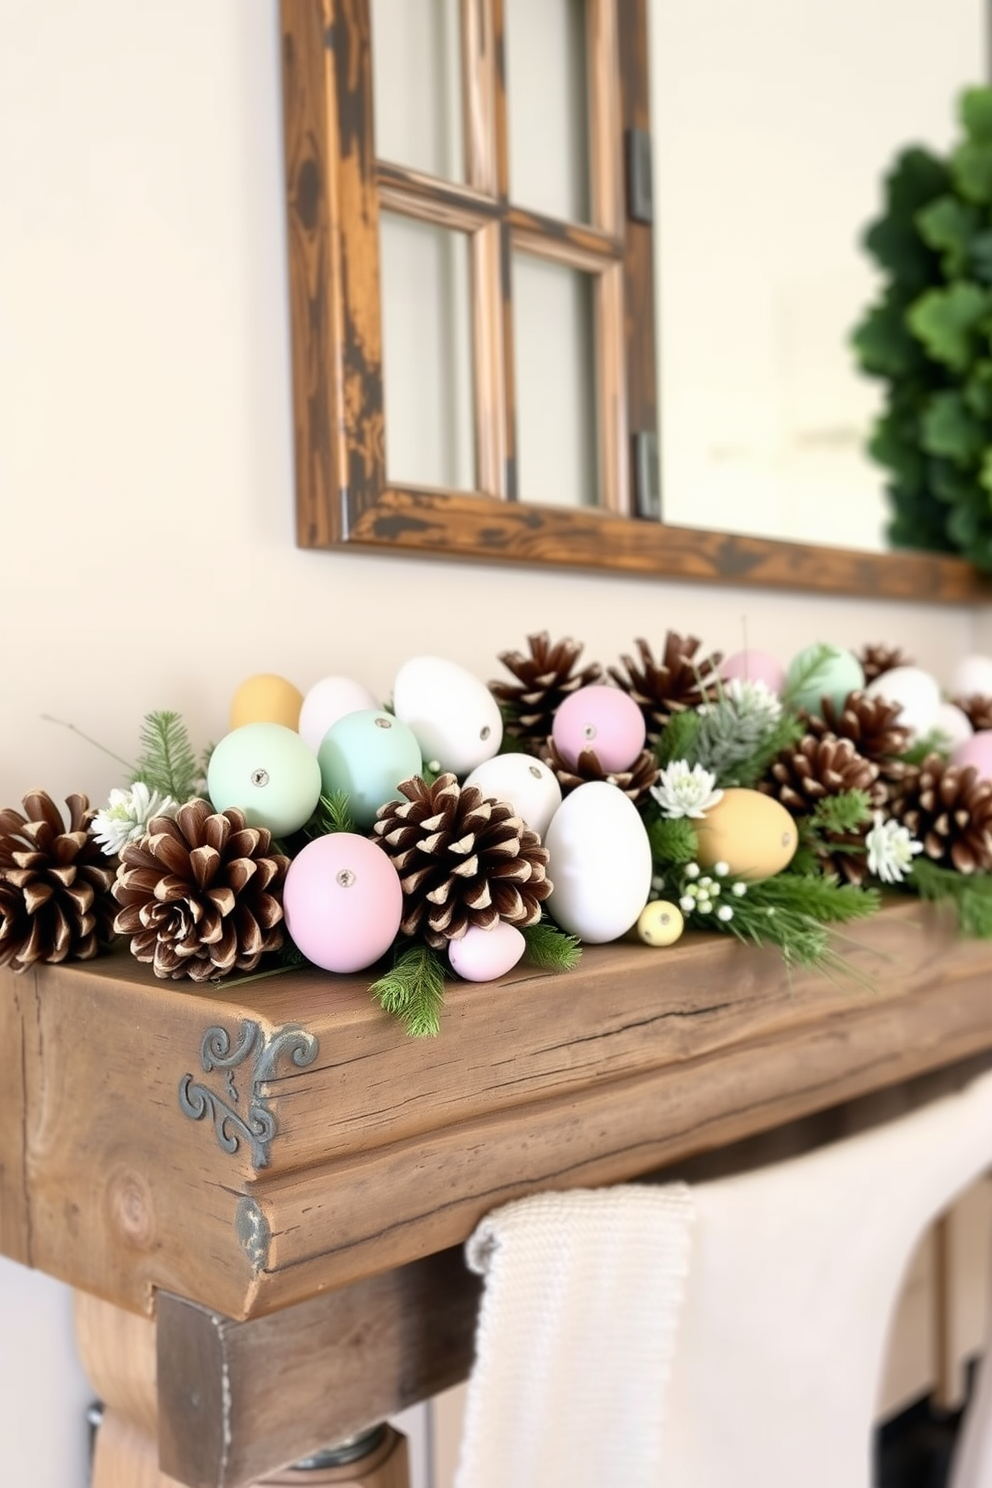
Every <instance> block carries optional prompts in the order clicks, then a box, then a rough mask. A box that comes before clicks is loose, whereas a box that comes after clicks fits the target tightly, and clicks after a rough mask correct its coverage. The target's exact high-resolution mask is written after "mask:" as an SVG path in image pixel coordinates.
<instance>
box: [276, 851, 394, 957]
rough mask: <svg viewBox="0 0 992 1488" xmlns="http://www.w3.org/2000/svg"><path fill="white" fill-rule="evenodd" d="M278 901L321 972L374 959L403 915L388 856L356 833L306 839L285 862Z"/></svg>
mask: <svg viewBox="0 0 992 1488" xmlns="http://www.w3.org/2000/svg"><path fill="white" fill-rule="evenodd" d="M282 900H283V906H282V907H283V913H284V914H285V916H286V928H287V930H288V931H289V933H290V935H291V936H292V937H293V940H294V941H295V943H296V945H297V946H298V947H299V949H300V950H301V951H302V952H303V954H304V956H306V958H307V960H308V961H312V962H313V963H314V965H315V966H321V967H323V969H324V970H325V971H361V970H362V968H363V967H365V966H371V965H372V963H373V962H374V961H378V959H379V957H380V956H384V955H385V953H386V951H388V950H389V947H390V946H391V945H392V943H393V941H394V940H395V939H396V932H397V931H398V930H399V927H400V918H401V916H402V913H403V890H402V888H401V887H400V880H399V874H398V873H397V872H396V869H395V868H394V867H393V864H392V860H391V859H390V858H389V857H387V855H386V854H385V853H384V852H383V850H382V848H381V847H379V846H378V845H377V843H375V842H372V841H370V840H369V839H368V838H367V837H359V836H358V835H357V833H355V832H330V833H328V835H327V836H326V837H316V838H315V839H314V840H313V841H312V842H308V843H307V845H306V847H304V848H303V849H302V850H301V851H300V852H299V853H298V854H297V855H296V857H295V858H294V859H293V861H292V862H291V863H290V865H289V869H288V871H287V873H286V882H285V884H284V886H283V894H282Z"/></svg>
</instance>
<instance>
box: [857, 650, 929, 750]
mask: <svg viewBox="0 0 992 1488" xmlns="http://www.w3.org/2000/svg"><path fill="white" fill-rule="evenodd" d="M865 691H866V692H867V694H868V696H869V697H881V698H885V700H886V702H888V703H898V704H899V715H898V719H897V722H898V723H900V724H901V725H902V726H903V728H908V729H911V730H912V732H913V733H914V734H928V733H930V731H931V729H933V727H934V726H935V724H936V722H937V714H938V712H939V710H940V688H939V687H938V685H937V682H936V680H935V678H933V677H931V675H930V673H929V672H925V671H923V669H922V667H915V666H898V667H893V668H892V670H891V671H889V672H883V673H882V675H881V676H880V677H876V678H875V680H874V682H870V683H869V684H868V686H867V687H866V689H865Z"/></svg>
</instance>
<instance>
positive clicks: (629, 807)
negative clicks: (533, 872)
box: [544, 780, 651, 943]
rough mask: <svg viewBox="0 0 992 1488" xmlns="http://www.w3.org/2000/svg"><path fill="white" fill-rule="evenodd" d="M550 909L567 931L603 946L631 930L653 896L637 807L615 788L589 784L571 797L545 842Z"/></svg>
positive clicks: (644, 835) (648, 848)
mask: <svg viewBox="0 0 992 1488" xmlns="http://www.w3.org/2000/svg"><path fill="white" fill-rule="evenodd" d="M544 845H545V846H546V847H547V849H548V855H549V860H550V861H549V863H548V876H549V878H550V879H551V880H552V882H553V883H554V889H553V890H552V892H551V894H550V896H549V898H548V901H547V905H548V909H549V910H550V912H551V914H552V915H553V916H554V918H555V919H556V920H557V922H558V924H559V925H560V926H561V928H562V929H563V930H567V931H568V932H569V933H570V934H572V935H577V936H578V937H579V939H580V940H587V941H591V942H593V943H602V942H604V941H608V940H616V939H617V938H618V937H619V936H621V935H623V934H625V933H626V931H628V930H629V929H630V928H631V926H632V925H633V924H634V923H635V921H636V920H637V917H638V915H639V914H640V912H641V910H642V909H643V908H644V906H645V904H646V903H647V897H648V894H649V893H650V891H651V845H650V843H649V842H648V835H647V831H646V830H645V826H644V822H643V821H642V819H641V817H640V814H639V813H638V811H637V808H636V807H635V806H634V805H633V804H632V802H631V801H629V800H628V799H627V797H626V796H625V795H624V794H623V792H622V791H621V790H618V788H617V787H616V786H615V785H610V784H608V782H607V781H605V780H590V781H587V782H586V783H585V784H584V785H580V786H578V787H577V788H576V789H575V790H574V791H572V792H571V794H570V795H567V796H566V797H565V799H564V801H562V803H561V805H560V806H559V808H558V810H557V811H556V812H555V814H554V816H553V817H552V818H551V824H550V826H549V827H548V830H547V833H546V834H545V838H544Z"/></svg>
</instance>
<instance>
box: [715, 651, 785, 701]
mask: <svg viewBox="0 0 992 1488" xmlns="http://www.w3.org/2000/svg"><path fill="white" fill-rule="evenodd" d="M720 676H721V677H722V678H723V680H724V681H725V682H731V681H733V680H734V678H735V677H736V678H739V680H740V681H742V682H764V684H765V686H766V687H767V688H768V689H769V691H770V692H774V693H776V694H778V693H780V692H781V691H782V689H783V688H784V686H785V667H784V666H783V665H782V663H781V662H780V661H779V659H778V657H777V656H772V655H771V653H770V652H769V651H755V650H752V649H751V648H750V647H749V648H748V649H747V650H746V651H735V652H734V653H733V655H731V656H727V657H724V659H723V661H722V662H721V664H720Z"/></svg>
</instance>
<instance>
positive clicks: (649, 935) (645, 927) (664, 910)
mask: <svg viewBox="0 0 992 1488" xmlns="http://www.w3.org/2000/svg"><path fill="white" fill-rule="evenodd" d="M636 929H637V938H638V940H642V941H643V942H644V944H645V945H649V946H670V945H674V944H675V942H676V941H677V940H678V938H679V936H680V935H681V934H682V931H683V930H684V929H685V919H684V917H683V915H682V911H681V910H680V909H679V907H678V905H677V904H670V903H669V902H668V900H667V899H652V900H651V903H650V904H645V906H644V908H643V909H642V910H641V912H640V914H639V915H638V916H637V926H636Z"/></svg>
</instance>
